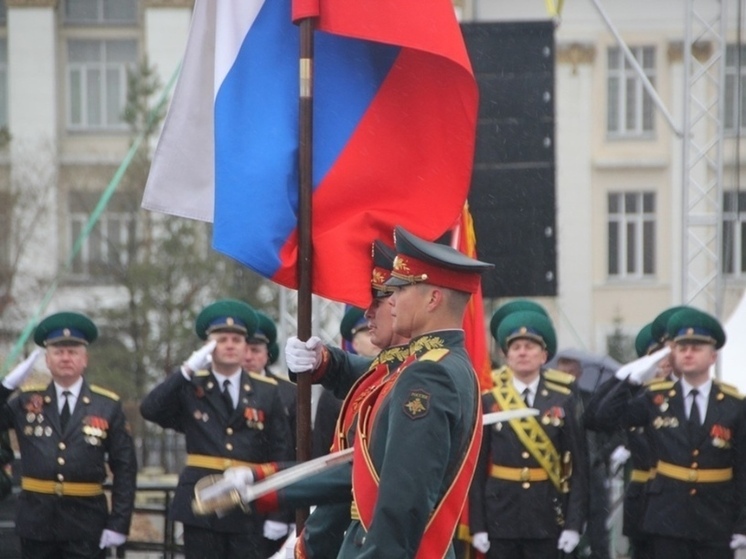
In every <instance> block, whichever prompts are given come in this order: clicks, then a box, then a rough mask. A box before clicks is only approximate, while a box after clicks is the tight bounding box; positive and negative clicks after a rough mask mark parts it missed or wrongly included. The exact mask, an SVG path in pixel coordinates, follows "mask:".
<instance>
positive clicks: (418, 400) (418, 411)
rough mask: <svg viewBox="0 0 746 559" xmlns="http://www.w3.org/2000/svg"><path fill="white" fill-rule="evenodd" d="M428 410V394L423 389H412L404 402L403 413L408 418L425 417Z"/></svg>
mask: <svg viewBox="0 0 746 559" xmlns="http://www.w3.org/2000/svg"><path fill="white" fill-rule="evenodd" d="M429 410H430V394H428V393H427V392H425V391H424V390H412V391H411V392H410V393H409V398H408V399H407V401H406V402H405V403H404V413H405V414H406V415H407V416H409V418H410V419H419V418H420V417H425V416H426V415H427V412H428V411H429Z"/></svg>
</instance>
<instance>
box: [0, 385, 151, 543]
mask: <svg viewBox="0 0 746 559" xmlns="http://www.w3.org/2000/svg"><path fill="white" fill-rule="evenodd" d="M11 393H12V391H10V390H8V389H7V388H5V387H4V386H2V385H0V429H7V428H13V429H15V432H16V436H17V438H18V444H19V446H20V450H21V467H22V471H23V478H22V487H24V490H23V491H22V492H21V494H20V496H19V500H18V511H17V516H16V530H17V532H18V535H19V536H20V537H22V538H29V539H34V540H43V541H61V542H64V541H74V540H89V541H95V542H96V543H98V540H99V538H100V537H101V533H102V532H103V531H104V529H108V530H112V531H114V532H118V533H120V534H127V533H128V532H129V527H130V520H131V518H132V510H133V507H134V502H135V490H136V482H137V459H136V457H135V447H134V444H133V442H132V436H131V435H130V432H129V428H128V426H127V423H126V420H125V417H124V413H123V412H122V406H121V404H120V403H119V398H118V397H117V396H116V394H114V393H113V392H109V391H108V390H104V389H102V388H99V387H97V386H95V385H89V384H88V383H86V382H85V381H83V384H82V386H81V389H80V394H79V396H78V402H77V404H76V405H75V408H74V410H73V413H72V415H71V416H70V420H69V422H68V424H67V427H66V429H65V430H64V432H63V431H62V429H61V428H60V415H59V411H58V409H59V408H58V405H57V394H56V390H55V386H54V383H50V384H49V385H48V386H46V387H31V388H26V389H24V390H23V391H22V392H20V393H19V394H18V395H17V396H14V397H12V398H10V399H9V397H10V395H11ZM107 465H108V467H109V469H110V470H111V472H112V474H113V480H112V489H111V511H110V510H109V507H108V505H107V501H106V496H105V495H104V494H103V492H102V491H101V492H100V493H99V494H96V495H91V496H74V495H70V494H66V493H67V491H68V488H70V487H72V486H68V485H66V484H84V485H82V486H78V488H81V487H82V488H83V490H84V491H88V490H91V491H90V492H92V493H96V491H95V490H94V488H95V486H97V485H99V486H100V485H101V484H103V483H104V482H105V481H106V474H107V472H106V466H107ZM26 487H28V488H31V489H34V488H36V489H39V488H40V489H41V490H43V491H46V490H47V489H49V488H51V489H52V492H50V493H45V492H38V491H35V490H27V489H25V488H26ZM54 491H56V492H57V494H54ZM72 492H73V493H77V492H75V491H72Z"/></svg>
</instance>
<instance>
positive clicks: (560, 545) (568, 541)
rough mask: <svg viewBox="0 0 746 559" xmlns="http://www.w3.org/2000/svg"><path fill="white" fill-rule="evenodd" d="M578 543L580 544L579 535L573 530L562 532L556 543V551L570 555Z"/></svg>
mask: <svg viewBox="0 0 746 559" xmlns="http://www.w3.org/2000/svg"><path fill="white" fill-rule="evenodd" d="M578 543H580V534H578V533H577V532H576V531H575V530H562V533H561V534H560V537H559V540H558V541H557V549H561V550H562V551H564V552H565V553H572V552H573V550H574V549H575V548H576V547H578Z"/></svg>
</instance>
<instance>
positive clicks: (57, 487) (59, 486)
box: [54, 482, 64, 497]
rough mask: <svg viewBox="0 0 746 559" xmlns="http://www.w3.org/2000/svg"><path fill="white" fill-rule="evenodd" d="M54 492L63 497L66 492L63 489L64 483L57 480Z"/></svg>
mask: <svg viewBox="0 0 746 559" xmlns="http://www.w3.org/2000/svg"><path fill="white" fill-rule="evenodd" d="M54 494H55V495H57V496H58V497H62V495H63V494H64V492H63V491H62V484H61V483H60V482H56V483H55V484H54Z"/></svg>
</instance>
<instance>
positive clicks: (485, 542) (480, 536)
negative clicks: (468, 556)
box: [471, 532, 490, 553]
mask: <svg viewBox="0 0 746 559" xmlns="http://www.w3.org/2000/svg"><path fill="white" fill-rule="evenodd" d="M471 546H472V547H473V548H474V549H476V550H477V551H479V552H480V553H487V552H488V551H489V550H490V537H489V536H488V535H487V532H477V533H476V534H474V535H473V536H472V537H471Z"/></svg>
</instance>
